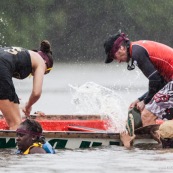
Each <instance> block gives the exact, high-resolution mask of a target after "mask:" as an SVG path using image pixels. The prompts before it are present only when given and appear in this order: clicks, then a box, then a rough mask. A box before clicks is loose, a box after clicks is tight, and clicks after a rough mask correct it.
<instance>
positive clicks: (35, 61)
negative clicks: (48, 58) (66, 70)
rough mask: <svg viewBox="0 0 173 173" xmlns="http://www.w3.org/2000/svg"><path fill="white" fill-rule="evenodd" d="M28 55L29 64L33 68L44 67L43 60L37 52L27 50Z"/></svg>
mask: <svg viewBox="0 0 173 173" xmlns="http://www.w3.org/2000/svg"><path fill="white" fill-rule="evenodd" d="M29 54H30V57H31V62H32V66H33V67H38V66H43V67H45V62H44V60H43V58H42V57H41V56H40V55H39V54H38V53H37V52H34V51H32V50H29Z"/></svg>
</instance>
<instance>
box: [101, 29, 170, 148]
mask: <svg viewBox="0 0 173 173" xmlns="http://www.w3.org/2000/svg"><path fill="white" fill-rule="evenodd" d="M104 49H105V53H106V55H107V57H106V60H105V63H110V62H112V61H113V60H116V61H118V62H119V63H121V62H126V63H127V69H128V70H133V69H134V68H135V66H138V68H139V69H140V70H141V71H142V73H143V74H144V75H145V76H146V77H147V78H148V80H149V85H148V91H147V92H146V93H145V94H144V95H142V96H141V97H139V98H138V99H137V100H135V101H134V102H133V103H131V104H130V106H129V108H130V109H132V108H134V107H136V108H137V109H138V110H139V111H140V112H141V113H143V111H144V112H146V115H147V116H148V117H149V116H150V115H151V116H155V119H163V120H171V119H173V116H172V115H173V114H172V115H170V113H169V112H170V111H171V109H172V108H173V49H172V48H171V47H169V46H167V45H165V44H162V43H158V42H155V41H150V40H139V41H130V40H129V39H128V38H127V36H126V34H124V33H120V32H119V33H117V34H115V35H112V36H110V37H109V38H108V39H107V40H106V41H105V42H104ZM143 114H145V113H143ZM147 116H146V117H147ZM131 119H132V118H131ZM147 121H148V119H147V118H146V119H145V118H144V119H143V124H145V125H147V123H149V124H151V122H149V121H148V122H147ZM132 124H133V123H132ZM124 135H125V134H124ZM128 137H129V136H128ZM133 138H134V135H133V134H132V136H131V137H129V138H128V141H130V140H133ZM126 144H127V143H126ZM127 146H129V144H128V145H127Z"/></svg>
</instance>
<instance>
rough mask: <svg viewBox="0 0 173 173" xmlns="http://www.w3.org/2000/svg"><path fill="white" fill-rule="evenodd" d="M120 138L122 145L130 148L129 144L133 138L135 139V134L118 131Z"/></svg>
mask: <svg viewBox="0 0 173 173" xmlns="http://www.w3.org/2000/svg"><path fill="white" fill-rule="evenodd" d="M120 139H121V141H122V143H123V144H124V147H126V148H127V149H130V148H131V144H132V142H133V140H134V139H135V135H133V136H130V135H129V134H128V133H127V132H126V131H125V132H122V133H120Z"/></svg>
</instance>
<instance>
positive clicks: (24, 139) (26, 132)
mask: <svg viewBox="0 0 173 173" xmlns="http://www.w3.org/2000/svg"><path fill="white" fill-rule="evenodd" d="M42 132H43V130H42V127H41V124H40V123H39V122H37V121H35V120H30V119H26V120H25V121H23V122H22V123H21V124H20V125H19V127H18V128H17V130H16V135H17V139H16V141H17V147H18V151H17V154H36V153H37V154H45V153H51V154H55V151H54V149H53V147H52V146H51V145H50V144H49V143H48V142H46V141H45V139H44V137H43V136H42Z"/></svg>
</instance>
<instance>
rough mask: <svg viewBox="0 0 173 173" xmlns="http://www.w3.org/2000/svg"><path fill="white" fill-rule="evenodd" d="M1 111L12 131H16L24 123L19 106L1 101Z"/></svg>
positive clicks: (7, 101)
mask: <svg viewBox="0 0 173 173" xmlns="http://www.w3.org/2000/svg"><path fill="white" fill-rule="evenodd" d="M0 110H1V112H2V114H3V116H4V117H5V119H6V122H7V124H8V126H9V129H10V130H16V129H17V127H18V126H19V124H20V123H21V122H22V119H21V116H20V110H19V104H16V103H13V102H10V101H9V100H0Z"/></svg>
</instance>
